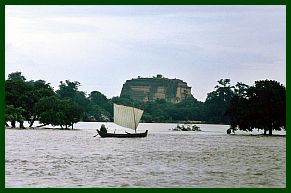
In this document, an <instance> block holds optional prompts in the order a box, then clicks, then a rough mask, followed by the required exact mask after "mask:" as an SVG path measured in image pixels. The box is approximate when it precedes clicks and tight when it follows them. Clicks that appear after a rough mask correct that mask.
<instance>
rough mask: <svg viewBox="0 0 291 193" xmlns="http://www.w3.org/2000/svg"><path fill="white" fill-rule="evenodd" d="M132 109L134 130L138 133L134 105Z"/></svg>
mask: <svg viewBox="0 0 291 193" xmlns="http://www.w3.org/2000/svg"><path fill="white" fill-rule="evenodd" d="M132 110H133V121H134V131H135V133H136V121H135V114H134V107H132Z"/></svg>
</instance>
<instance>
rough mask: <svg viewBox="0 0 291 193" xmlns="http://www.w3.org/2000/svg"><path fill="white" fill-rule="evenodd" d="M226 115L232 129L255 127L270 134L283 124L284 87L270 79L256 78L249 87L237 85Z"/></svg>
mask: <svg viewBox="0 0 291 193" xmlns="http://www.w3.org/2000/svg"><path fill="white" fill-rule="evenodd" d="M226 114H227V115H228V116H229V117H230V120H231V128H232V129H233V130H235V129H240V130H244V131H252V130H253V129H254V128H256V129H262V130H264V132H265V133H266V131H269V134H270V135H272V130H281V129H282V128H284V129H285V127H286V89H285V87H284V86H283V85H281V84H280V83H279V82H276V81H273V80H261V81H256V82H255V85H254V86H251V87H249V86H247V85H243V86H242V84H237V85H236V93H235V96H234V97H233V99H232V101H231V105H230V106H229V108H228V110H227V112H226Z"/></svg>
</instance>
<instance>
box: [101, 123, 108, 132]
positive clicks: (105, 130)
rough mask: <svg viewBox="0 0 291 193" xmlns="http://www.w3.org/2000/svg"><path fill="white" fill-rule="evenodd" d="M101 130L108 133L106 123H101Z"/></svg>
mask: <svg viewBox="0 0 291 193" xmlns="http://www.w3.org/2000/svg"><path fill="white" fill-rule="evenodd" d="M100 131H101V132H102V133H107V129H106V128H105V125H104V124H102V125H101V128H100Z"/></svg>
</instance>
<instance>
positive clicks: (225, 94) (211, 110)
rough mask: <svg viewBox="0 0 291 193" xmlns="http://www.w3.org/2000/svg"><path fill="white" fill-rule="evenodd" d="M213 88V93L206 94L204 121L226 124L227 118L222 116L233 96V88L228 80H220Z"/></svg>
mask: <svg viewBox="0 0 291 193" xmlns="http://www.w3.org/2000/svg"><path fill="white" fill-rule="evenodd" d="M215 88H216V90H215V91H213V92H210V93H208V95H207V98H206V101H205V110H206V117H205V119H206V121H208V122H212V123H224V124H228V123H229V118H228V117H226V116H224V114H225V112H226V109H227V108H228V106H229V104H230V101H231V99H232V97H233V95H234V92H233V90H232V89H233V86H231V85H230V79H221V80H219V81H218V85H217V86H215Z"/></svg>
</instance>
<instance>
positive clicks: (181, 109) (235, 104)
mask: <svg viewBox="0 0 291 193" xmlns="http://www.w3.org/2000/svg"><path fill="white" fill-rule="evenodd" d="M79 86H80V83H79V82H78V81H73V82H71V81H69V80H65V81H61V82H60V85H59V87H58V90H56V91H54V90H53V88H52V87H51V86H50V84H49V83H47V82H46V81H44V80H37V81H33V80H30V81H27V80H26V79H25V77H24V76H23V75H22V74H21V72H14V73H11V74H9V75H8V79H7V80H6V81H5V97H6V107H5V121H6V124H7V125H6V126H8V122H10V123H11V126H12V127H15V123H16V122H19V125H20V127H22V128H23V127H24V126H23V122H24V121H28V122H29V123H30V125H29V126H30V127H32V126H33V124H34V121H35V120H38V121H39V122H40V123H42V124H43V125H48V124H51V125H53V126H60V127H61V128H69V127H72V128H73V125H74V123H77V122H78V121H112V120H113V103H117V104H123V105H130V106H134V107H137V108H141V109H143V110H144V114H143V116H142V121H143V122H180V121H201V122H205V123H216V124H229V125H231V130H232V131H233V132H234V131H235V130H237V129H240V130H245V131H252V130H253V129H262V130H264V132H265V133H266V132H267V131H268V132H269V134H270V135H271V134H272V130H281V129H285V127H286V88H285V87H284V86H283V85H282V84H280V83H279V82H277V81H274V80H260V81H255V84H254V85H252V86H249V85H246V84H244V83H241V82H239V83H237V84H236V85H234V86H233V85H231V82H230V79H221V80H219V81H218V84H217V86H215V87H214V89H215V90H214V91H212V92H210V93H208V94H207V98H206V100H205V102H201V101H198V100H197V99H195V98H194V97H193V96H191V97H188V98H187V99H186V100H183V101H182V102H180V103H178V104H173V103H170V102H167V101H166V100H164V99H159V100H155V101H149V102H146V103H144V102H140V101H136V100H133V99H131V98H130V97H129V96H123V97H118V96H117V97H112V98H111V99H108V98H107V97H106V96H105V95H104V94H102V93H100V92H99V91H92V92H91V93H90V94H88V95H87V94H86V93H85V92H83V91H80V90H79V89H78V88H79Z"/></svg>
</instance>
